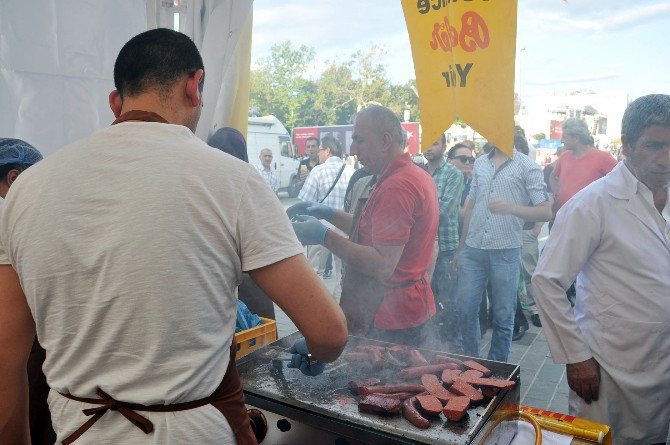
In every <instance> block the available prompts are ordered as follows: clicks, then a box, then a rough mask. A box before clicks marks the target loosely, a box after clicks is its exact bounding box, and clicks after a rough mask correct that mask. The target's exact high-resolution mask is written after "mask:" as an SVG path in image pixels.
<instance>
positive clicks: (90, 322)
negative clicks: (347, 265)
mask: <svg viewBox="0 0 670 445" xmlns="http://www.w3.org/2000/svg"><path fill="white" fill-rule="evenodd" d="M203 79H204V69H203V64H202V59H201V58H200V55H199V53H198V50H197V48H196V47H195V45H194V44H193V42H192V41H191V40H190V39H189V38H188V37H186V36H185V35H183V34H180V33H178V32H175V31H171V30H168V29H154V30H151V31H147V32H145V33H142V34H139V35H138V36H135V37H134V38H133V39H131V40H130V41H129V42H128V43H126V45H124V47H123V48H122V49H121V52H120V53H119V56H118V58H117V60H116V64H115V67H114V81H115V86H116V90H114V91H113V92H112V93H111V94H110V97H109V102H110V107H111V109H112V111H113V112H114V115H115V116H116V117H117V119H116V121H115V122H114V124H113V125H111V126H110V127H107V128H104V129H102V130H100V131H97V132H96V133H94V134H93V135H91V136H90V137H88V138H86V139H83V140H80V141H77V142H75V143H73V144H71V145H69V146H66V147H64V148H62V149H60V150H59V151H58V152H56V153H55V154H53V155H52V156H50V157H49V158H48V159H46V160H44V161H42V162H40V163H39V164H37V165H35V166H33V167H31V168H30V169H29V170H27V171H25V172H24V173H22V174H21V176H20V177H19V178H18V179H17V181H16V182H15V183H14V185H13V186H12V189H11V190H10V191H9V193H8V194H7V199H6V201H5V205H4V209H3V212H2V215H1V217H0V307H2V311H0V394H2V396H1V397H0V443H12V444H14V443H16V444H22V443H29V440H30V439H29V435H28V431H27V414H26V409H25V403H26V400H27V391H26V372H25V366H26V358H27V356H28V352H29V351H30V346H31V344H32V341H33V338H34V336H35V332H37V336H38V338H39V340H40V343H41V344H42V345H43V347H44V349H45V350H46V361H45V363H44V367H43V368H44V372H45V375H46V377H47V382H48V383H49V386H50V387H51V392H50V394H49V406H50V410H51V413H52V421H53V425H54V429H55V431H56V434H57V443H64V444H66V445H67V444H70V443H72V442H74V441H75V440H76V443H77V445H80V444H91V443H96V444H98V443H124V444H184V443H197V444H234V443H237V444H238V445H247V444H250V445H252V444H255V443H256V439H255V437H254V434H253V432H252V430H251V428H250V425H249V417H248V415H247V412H246V409H245V407H244V401H243V396H242V388H241V383H240V381H239V377H238V376H237V371H236V368H235V362H234V351H235V348H233V347H232V346H233V334H234V330H235V319H236V303H237V285H238V284H239V282H240V280H241V276H242V272H249V273H250V275H251V276H252V278H253V279H254V280H255V281H256V282H257V283H258V285H259V286H260V287H261V288H262V289H263V291H265V293H267V294H268V296H269V297H270V298H271V299H272V300H273V301H275V302H276V303H277V304H278V305H279V306H280V307H282V308H283V310H284V311H285V312H286V313H287V314H288V315H289V317H291V319H292V320H293V321H294V323H295V324H296V326H297V327H298V328H299V329H300V330H301V331H302V333H303V334H304V335H305V340H303V341H300V342H299V343H298V344H297V345H295V350H296V351H297V352H299V353H301V354H296V355H295V356H294V362H293V364H294V365H295V366H296V367H299V368H300V370H301V371H302V372H303V373H305V374H308V375H310V374H311V375H314V374H316V373H317V372H318V371H319V370H322V369H323V364H322V363H316V364H313V363H312V362H311V361H308V360H307V357H306V355H307V353H311V354H312V356H313V357H314V358H316V359H318V360H326V361H329V360H334V359H335V358H337V357H338V355H339V354H340V353H341V351H342V349H343V347H344V344H345V343H346V339H347V328H346V322H345V319H344V316H343V314H342V312H341V310H340V309H339V307H338V306H337V304H336V303H335V302H334V301H333V300H332V298H330V296H329V294H328V291H327V289H326V288H325V287H324V286H323V284H322V283H321V281H320V280H319V279H318V277H317V276H316V275H315V274H314V272H313V271H312V270H311V268H310V267H309V265H308V263H307V261H306V260H305V258H304V256H303V255H302V246H301V245H300V243H298V241H297V239H296V238H295V236H294V234H293V231H292V230H291V226H290V224H289V221H288V219H287V218H286V216H285V214H284V209H283V208H282V206H281V204H280V202H279V201H278V200H277V198H276V197H275V196H274V195H273V193H272V192H271V191H270V190H269V189H268V188H267V187H266V186H265V184H264V183H263V180H262V178H261V177H260V175H259V174H258V172H257V171H256V170H255V168H254V167H253V166H250V165H248V164H246V163H244V162H242V161H239V160H237V159H235V158H233V157H232V156H229V155H227V154H225V153H223V152H221V151H219V150H217V149H214V148H211V147H209V146H208V145H207V144H205V143H204V142H203V141H201V140H199V139H198V138H196V137H195V135H194V134H193V132H194V131H195V128H196V125H197V122H198V119H199V117H200V110H201V107H202V98H201V94H202V86H203ZM303 356H305V359H303ZM138 405H141V406H138ZM82 410H93V411H85V412H83V413H82Z"/></svg>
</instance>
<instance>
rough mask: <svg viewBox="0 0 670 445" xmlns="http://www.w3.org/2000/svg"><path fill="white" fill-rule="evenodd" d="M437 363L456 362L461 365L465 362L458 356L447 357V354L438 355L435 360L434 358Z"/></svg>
mask: <svg viewBox="0 0 670 445" xmlns="http://www.w3.org/2000/svg"><path fill="white" fill-rule="evenodd" d="M433 361H434V362H435V363H436V364H437V363H455V364H457V365H459V366H463V362H462V361H461V360H459V359H457V358H451V357H447V356H446V355H436V356H435V360H433Z"/></svg>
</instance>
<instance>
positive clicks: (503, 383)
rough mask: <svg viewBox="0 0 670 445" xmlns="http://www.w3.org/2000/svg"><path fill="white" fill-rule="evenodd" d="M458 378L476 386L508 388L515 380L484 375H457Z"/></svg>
mask: <svg viewBox="0 0 670 445" xmlns="http://www.w3.org/2000/svg"><path fill="white" fill-rule="evenodd" d="M458 378H459V379H461V380H463V381H464V382H466V383H468V384H470V385H476V386H488V387H491V388H498V389H510V388H513V387H514V385H516V382H513V381H511V380H502V379H490V378H486V377H479V378H476V377H467V376H465V377H462V378H461V376H459V377H458Z"/></svg>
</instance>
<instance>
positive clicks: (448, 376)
mask: <svg viewBox="0 0 670 445" xmlns="http://www.w3.org/2000/svg"><path fill="white" fill-rule="evenodd" d="M460 375H461V371H459V370H458V369H445V370H444V371H442V382H443V383H444V384H445V385H451V384H452V383H454V380H456V377H458V376H460Z"/></svg>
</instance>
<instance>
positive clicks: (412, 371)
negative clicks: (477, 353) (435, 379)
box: [399, 363, 458, 380]
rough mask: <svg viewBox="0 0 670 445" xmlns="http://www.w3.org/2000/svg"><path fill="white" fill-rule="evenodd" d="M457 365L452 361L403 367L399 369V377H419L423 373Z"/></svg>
mask: <svg viewBox="0 0 670 445" xmlns="http://www.w3.org/2000/svg"><path fill="white" fill-rule="evenodd" d="M455 368H458V365H456V364H454V363H440V364H437V365H427V366H415V367H413V368H405V369H403V370H401V371H400V374H399V375H400V378H401V379H404V380H407V379H412V378H415V377H421V376H422V375H424V374H435V373H438V372H442V371H444V370H445V369H455Z"/></svg>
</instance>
